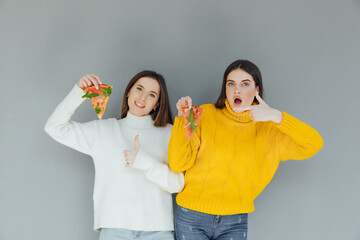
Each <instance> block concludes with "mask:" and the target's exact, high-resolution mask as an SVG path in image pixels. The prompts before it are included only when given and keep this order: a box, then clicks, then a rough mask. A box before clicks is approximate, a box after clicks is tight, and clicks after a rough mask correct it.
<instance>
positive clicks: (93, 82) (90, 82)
mask: <svg viewBox="0 0 360 240" xmlns="http://www.w3.org/2000/svg"><path fill="white" fill-rule="evenodd" d="M99 84H102V82H101V79H100V77H99V76H97V75H95V74H87V75H85V76H83V77H82V78H81V79H80V80H79V82H78V84H77V85H78V86H79V87H80V88H81V89H82V90H84V89H85V88H86V87H91V86H95V88H96V89H99Z"/></svg>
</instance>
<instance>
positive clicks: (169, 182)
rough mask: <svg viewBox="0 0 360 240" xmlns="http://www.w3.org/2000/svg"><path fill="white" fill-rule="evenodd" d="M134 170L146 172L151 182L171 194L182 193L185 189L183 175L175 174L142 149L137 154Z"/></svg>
mask: <svg viewBox="0 0 360 240" xmlns="http://www.w3.org/2000/svg"><path fill="white" fill-rule="evenodd" d="M166 162H167V161H166ZM133 168H135V169H139V170H142V171H144V173H145V176H146V177H147V178H148V179H149V180H150V181H152V182H154V183H155V184H157V185H159V186H160V187H161V188H162V189H164V190H165V191H168V192H169V193H177V192H180V191H181V190H182V189H183V187H184V182H185V181H184V175H183V174H182V173H175V172H173V171H172V170H171V169H170V168H169V166H168V165H167V164H165V163H162V162H159V161H157V160H156V159H155V158H153V157H152V156H151V155H150V154H148V153H147V152H145V151H144V150H142V149H141V148H140V149H139V151H138V153H137V154H136V158H135V161H134V164H133Z"/></svg>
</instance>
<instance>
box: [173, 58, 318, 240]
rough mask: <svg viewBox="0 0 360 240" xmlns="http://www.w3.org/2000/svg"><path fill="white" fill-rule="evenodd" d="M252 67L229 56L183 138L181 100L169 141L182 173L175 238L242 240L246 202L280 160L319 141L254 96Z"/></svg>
mask: <svg viewBox="0 0 360 240" xmlns="http://www.w3.org/2000/svg"><path fill="white" fill-rule="evenodd" d="M262 92H263V85H262V78H261V73H260V70H259V69H258V67H257V66H256V65H255V64H253V63H252V62H250V61H248V60H237V61H235V62H233V63H232V64H230V65H229V66H228V68H227V69H226V71H225V73H224V79H223V84H222V89H221V92H220V96H219V98H218V100H217V101H216V103H215V104H205V105H202V106H200V107H201V108H203V113H202V116H201V119H200V122H199V125H198V127H197V128H196V129H195V132H194V134H193V136H192V137H191V139H190V140H188V138H186V137H185V136H186V129H185V128H184V119H183V117H182V113H181V111H180V106H181V105H188V106H189V107H191V105H192V100H191V98H190V97H183V98H181V99H180V100H179V101H178V102H177V104H176V107H177V109H178V116H177V117H176V118H175V123H174V126H173V129H172V133H171V139H170V142H169V152H168V155H169V156H168V157H169V165H170V168H171V169H172V170H173V171H175V172H184V173H185V187H184V189H183V190H182V191H181V192H180V193H179V194H178V195H177V198H176V202H177V204H178V205H179V207H178V210H177V215H176V220H175V233H176V237H177V239H187V240H192V239H194V240H203V239H204V240H205V239H216V240H220V239H234V240H235V239H247V230H248V227H247V218H248V216H247V214H248V213H250V212H253V211H254V199H255V198H256V197H257V196H258V195H259V194H260V193H261V192H262V191H263V189H264V188H265V187H266V185H267V184H268V183H269V182H270V181H271V179H272V178H273V176H274V174H275V172H276V169H277V168H278V165H279V163H280V161H286V160H289V159H293V160H301V159H306V158H310V157H312V156H313V155H314V154H316V152H318V151H319V150H320V149H321V148H322V146H323V140H322V138H321V136H320V135H319V133H318V132H317V131H316V130H315V129H313V128H311V127H310V126H309V125H308V124H306V123H303V122H301V121H300V120H298V119H296V118H294V117H293V116H291V115H290V114H288V113H285V112H280V111H279V110H277V109H274V108H271V107H269V106H268V105H267V104H266V103H265V101H264V100H263V99H262Z"/></svg>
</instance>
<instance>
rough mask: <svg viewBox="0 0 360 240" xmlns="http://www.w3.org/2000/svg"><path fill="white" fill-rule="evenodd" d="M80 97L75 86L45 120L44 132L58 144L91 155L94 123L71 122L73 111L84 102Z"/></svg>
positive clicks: (94, 138) (94, 130) (93, 140)
mask: <svg viewBox="0 0 360 240" xmlns="http://www.w3.org/2000/svg"><path fill="white" fill-rule="evenodd" d="M82 95H83V91H82V89H81V88H79V87H78V86H77V85H75V86H74V87H73V89H72V90H71V92H70V93H69V94H68V95H67V96H66V97H65V99H64V100H63V101H62V102H61V103H60V104H59V105H58V106H57V107H56V109H55V111H54V112H53V113H52V114H51V116H50V117H49V119H48V120H47V122H46V124H45V132H47V133H48V134H49V135H50V136H51V137H52V138H53V139H55V140H56V141H58V142H59V143H62V144H64V145H66V146H68V147H70V148H73V149H75V150H77V151H79V152H82V153H85V154H89V155H91V149H92V146H93V145H94V144H95V140H96V129H97V128H96V121H92V122H87V123H77V122H74V121H71V116H72V115H73V114H74V112H75V110H76V109H77V108H78V106H79V105H80V104H81V103H82V102H83V101H85V99H84V98H81V96H82Z"/></svg>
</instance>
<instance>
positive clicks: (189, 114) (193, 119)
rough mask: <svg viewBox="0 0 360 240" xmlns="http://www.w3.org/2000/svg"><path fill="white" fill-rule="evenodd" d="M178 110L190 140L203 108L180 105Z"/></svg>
mask: <svg viewBox="0 0 360 240" xmlns="http://www.w3.org/2000/svg"><path fill="white" fill-rule="evenodd" d="M180 110H181V112H182V114H183V117H184V121H185V128H186V137H187V138H188V139H189V140H190V138H191V137H192V135H193V134H194V131H195V129H196V128H197V126H198V124H199V122H200V117H201V114H202V111H203V109H202V108H200V107H196V106H191V109H189V106H187V105H182V106H180Z"/></svg>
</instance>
